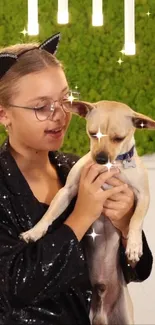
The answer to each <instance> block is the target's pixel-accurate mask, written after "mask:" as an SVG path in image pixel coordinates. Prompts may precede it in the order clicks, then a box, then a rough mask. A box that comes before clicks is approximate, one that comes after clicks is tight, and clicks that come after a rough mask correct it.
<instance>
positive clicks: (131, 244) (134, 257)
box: [126, 190, 149, 262]
mask: <svg viewBox="0 0 155 325" xmlns="http://www.w3.org/2000/svg"><path fill="white" fill-rule="evenodd" d="M148 206H149V190H148V191H147V192H143V193H142V192H140V193H139V195H138V196H137V206H136V209H135V212H134V214H133V216H132V218H131V220H130V224H129V233H128V241H127V247H126V254H127V257H128V259H129V260H131V261H132V262H138V261H139V259H140V257H141V256H142V254H143V247H142V228H143V220H144V217H145V214H146V213H147V210H148Z"/></svg>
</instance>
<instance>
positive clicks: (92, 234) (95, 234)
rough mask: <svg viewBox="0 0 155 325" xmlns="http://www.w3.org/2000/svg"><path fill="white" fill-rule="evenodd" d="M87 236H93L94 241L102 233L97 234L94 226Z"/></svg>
mask: <svg viewBox="0 0 155 325" xmlns="http://www.w3.org/2000/svg"><path fill="white" fill-rule="evenodd" d="M87 236H91V237H92V239H93V241H94V240H95V238H96V237H97V236H101V235H100V234H97V233H96V232H95V231H94V228H93V231H92V233H91V234H87Z"/></svg>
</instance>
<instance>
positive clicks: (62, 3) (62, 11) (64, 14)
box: [57, 0, 69, 24]
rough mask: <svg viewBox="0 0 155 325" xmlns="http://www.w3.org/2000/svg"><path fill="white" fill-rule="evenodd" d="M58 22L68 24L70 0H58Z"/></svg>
mask: <svg viewBox="0 0 155 325" xmlns="http://www.w3.org/2000/svg"><path fill="white" fill-rule="evenodd" d="M57 21H58V24H68V22H69V12H68V0H58V15H57Z"/></svg>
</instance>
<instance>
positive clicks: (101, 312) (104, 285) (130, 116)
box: [20, 100, 155, 325]
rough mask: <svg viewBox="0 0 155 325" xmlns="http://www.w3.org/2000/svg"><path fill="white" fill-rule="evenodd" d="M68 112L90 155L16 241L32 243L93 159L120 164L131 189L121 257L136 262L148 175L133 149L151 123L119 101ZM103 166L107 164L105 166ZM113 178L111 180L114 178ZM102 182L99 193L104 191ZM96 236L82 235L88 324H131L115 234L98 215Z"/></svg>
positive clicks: (77, 107)
mask: <svg viewBox="0 0 155 325" xmlns="http://www.w3.org/2000/svg"><path fill="white" fill-rule="evenodd" d="M72 112H73V113H74V114H78V115H80V116H81V117H84V118H85V119H86V123H87V124H86V132H87V134H88V137H89V138H90V152H88V153H87V154H86V155H85V156H83V157H82V158H80V159H79V160H78V161H77V162H76V164H75V165H74V166H73V167H72V169H71V170H70V172H69V174H68V177H67V180H66V184H65V186H64V187H62V188H61V189H60V190H59V192H58V193H57V194H56V196H55V197H54V199H53V200H52V202H51V204H50V206H49V208H48V210H47V212H46V213H45V214H44V216H43V217H42V219H41V220H40V221H39V222H38V223H37V224H36V225H35V226H34V227H33V228H32V229H30V230H28V231H27V232H24V233H22V234H20V238H21V239H23V240H25V241H26V242H29V241H36V240H38V239H39V238H41V237H42V236H43V235H44V234H45V233H46V232H47V229H48V227H49V226H50V225H51V224H52V222H53V220H55V219H56V218H57V217H58V216H59V215H60V214H61V213H62V212H63V211H64V210H65V209H66V208H67V206H68V205H69V203H70V201H71V200H72V198H73V197H74V196H75V195H76V194H77V192H78V186H79V181H80V174H81V170H82V168H83V166H84V165H85V164H86V162H87V161H88V160H89V159H90V158H92V159H93V160H94V161H95V162H97V163H98V164H103V166H104V168H105V165H106V164H109V163H110V166H119V169H120V173H119V175H118V176H117V177H118V178H119V179H120V180H122V181H123V182H125V183H127V184H128V185H129V186H131V187H132V189H133V191H134V194H135V203H136V204H135V211H134V213H133V216H132V218H131V220H130V224H129V232H128V237H127V247H126V254H127V258H128V260H129V261H131V262H137V261H139V259H140V257H141V256H142V253H143V247H142V227H143V221H144V217H145V215H146V213H147V210H148V206H149V184H148V176H147V171H146V169H145V167H144V166H143V164H142V161H141V160H140V158H139V157H138V155H137V151H136V148H135V139H134V132H135V130H136V128H139V129H146V128H147V129H155V121H154V120H152V119H151V118H149V117H147V116H145V115H143V114H140V113H137V112H135V111H133V110H132V109H131V108H130V107H129V106H127V105H126V104H124V103H120V102H115V101H105V100H104V101H99V102H97V103H88V102H83V101H73V103H72ZM107 166H108V165H107ZM115 177H116V176H115ZM106 188H107V186H106V184H104V185H103V190H106ZM92 229H93V231H94V230H95V232H96V233H97V234H100V236H98V237H97V238H96V239H95V241H92V239H91V238H90V237H89V236H85V246H86V256H87V262H88V267H89V275H90V280H91V283H92V288H93V295H92V302H91V308H90V321H91V324H92V325H114V324H115V325H129V324H134V317H133V307H132V302H131V299H130V296H129V292H128V289H127V285H126V283H125V280H124V277H123V273H122V270H121V267H120V264H119V245H120V232H119V231H118V230H117V229H116V228H115V227H114V226H113V225H112V223H111V222H110V220H109V219H108V218H105V217H104V216H103V215H101V216H100V217H99V218H98V219H97V220H96V221H95V222H94V223H93V224H92V226H91V228H90V229H89V230H90V231H91V230H92Z"/></svg>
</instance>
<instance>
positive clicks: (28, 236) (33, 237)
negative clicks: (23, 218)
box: [19, 225, 48, 243]
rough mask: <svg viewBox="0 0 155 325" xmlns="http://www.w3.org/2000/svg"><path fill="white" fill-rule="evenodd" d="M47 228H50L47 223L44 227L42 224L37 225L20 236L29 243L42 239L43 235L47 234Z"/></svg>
mask: <svg viewBox="0 0 155 325" xmlns="http://www.w3.org/2000/svg"><path fill="white" fill-rule="evenodd" d="M47 229H48V227H47V226H45V225H44V227H43V226H41V225H39V226H35V227H33V228H32V229H30V230H28V231H26V232H22V233H21V234H20V235H19V238H20V239H22V240H24V241H25V242H27V243H29V242H36V241H37V240H38V239H40V238H41V237H43V236H44V235H45V234H46V232H47Z"/></svg>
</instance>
